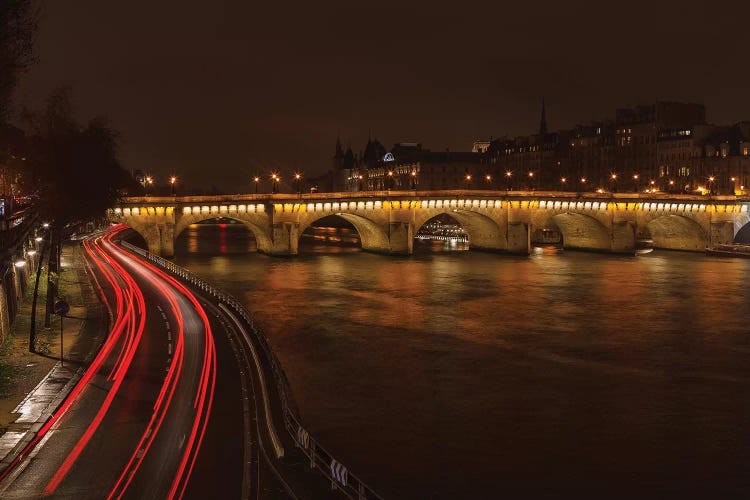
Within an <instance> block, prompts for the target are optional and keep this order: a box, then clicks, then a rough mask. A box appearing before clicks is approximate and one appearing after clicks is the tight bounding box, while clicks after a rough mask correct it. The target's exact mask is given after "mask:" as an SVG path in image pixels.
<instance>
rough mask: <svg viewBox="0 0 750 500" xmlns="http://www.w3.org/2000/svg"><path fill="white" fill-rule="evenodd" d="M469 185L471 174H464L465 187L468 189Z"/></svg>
mask: <svg viewBox="0 0 750 500" xmlns="http://www.w3.org/2000/svg"><path fill="white" fill-rule="evenodd" d="M470 185H471V174H466V189H469V187H470Z"/></svg>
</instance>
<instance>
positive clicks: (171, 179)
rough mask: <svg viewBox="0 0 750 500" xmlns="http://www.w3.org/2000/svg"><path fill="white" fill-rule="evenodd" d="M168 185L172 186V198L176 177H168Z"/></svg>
mask: <svg viewBox="0 0 750 500" xmlns="http://www.w3.org/2000/svg"><path fill="white" fill-rule="evenodd" d="M169 183H170V184H171V185H172V196H174V195H175V194H176V193H175V184H176V183H177V177H176V176H174V175H173V176H172V177H170V178H169Z"/></svg>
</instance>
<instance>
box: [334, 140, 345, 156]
mask: <svg viewBox="0 0 750 500" xmlns="http://www.w3.org/2000/svg"><path fill="white" fill-rule="evenodd" d="M333 157H334V158H343V157H344V148H343V147H341V138H339V137H336V154H335V155H334V156H333Z"/></svg>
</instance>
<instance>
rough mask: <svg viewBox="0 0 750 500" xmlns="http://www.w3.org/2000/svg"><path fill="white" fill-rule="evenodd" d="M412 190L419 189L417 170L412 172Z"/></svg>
mask: <svg viewBox="0 0 750 500" xmlns="http://www.w3.org/2000/svg"><path fill="white" fill-rule="evenodd" d="M411 188H412V189H417V171H416V170H412V171H411Z"/></svg>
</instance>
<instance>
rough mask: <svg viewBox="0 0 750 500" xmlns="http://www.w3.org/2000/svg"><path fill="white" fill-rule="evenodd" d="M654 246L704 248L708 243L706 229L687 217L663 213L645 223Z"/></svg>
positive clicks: (673, 248)
mask: <svg viewBox="0 0 750 500" xmlns="http://www.w3.org/2000/svg"><path fill="white" fill-rule="evenodd" d="M646 228H647V229H648V232H649V234H650V235H651V239H652V240H653V241H654V247H656V248H664V249H668V250H692V251H695V250H705V248H706V247H707V246H708V245H709V237H708V234H707V233H706V231H704V230H703V228H702V227H701V226H700V224H698V223H697V222H696V221H694V220H693V219H691V218H689V217H684V216H682V215H675V214H665V215H661V216H659V217H656V218H655V219H652V220H650V221H649V222H648V223H647V224H646Z"/></svg>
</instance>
